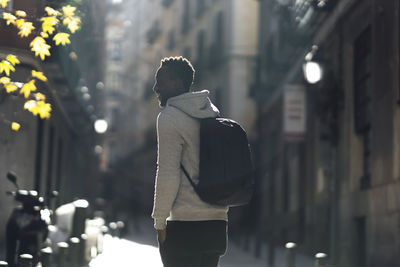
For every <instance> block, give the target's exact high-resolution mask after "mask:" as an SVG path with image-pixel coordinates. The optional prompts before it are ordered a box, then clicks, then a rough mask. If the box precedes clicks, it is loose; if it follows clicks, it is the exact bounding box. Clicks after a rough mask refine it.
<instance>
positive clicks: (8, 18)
mask: <svg viewBox="0 0 400 267" xmlns="http://www.w3.org/2000/svg"><path fill="white" fill-rule="evenodd" d="M3 19H5V20H6V21H7V25H10V24H15V21H16V20H17V17H16V16H14V15H13V14H11V13H7V12H4V13H3Z"/></svg>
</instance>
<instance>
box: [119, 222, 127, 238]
mask: <svg viewBox="0 0 400 267" xmlns="http://www.w3.org/2000/svg"><path fill="white" fill-rule="evenodd" d="M124 228H125V223H124V222H123V221H118V222H117V236H118V238H121V237H122V236H123V232H124V230H125V229H124Z"/></svg>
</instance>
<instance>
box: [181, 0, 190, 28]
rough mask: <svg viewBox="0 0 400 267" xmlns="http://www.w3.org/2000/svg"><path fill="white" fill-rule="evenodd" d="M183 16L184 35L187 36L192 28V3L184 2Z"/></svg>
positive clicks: (186, 0)
mask: <svg viewBox="0 0 400 267" xmlns="http://www.w3.org/2000/svg"><path fill="white" fill-rule="evenodd" d="M183 4H184V6H183V14H182V34H186V33H187V32H188V31H189V27H190V2H189V0H184V3H183Z"/></svg>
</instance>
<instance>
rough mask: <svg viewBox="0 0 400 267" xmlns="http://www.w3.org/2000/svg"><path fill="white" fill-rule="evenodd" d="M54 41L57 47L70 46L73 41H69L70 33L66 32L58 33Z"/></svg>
mask: <svg viewBox="0 0 400 267" xmlns="http://www.w3.org/2000/svg"><path fill="white" fill-rule="evenodd" d="M53 40H54V41H56V45H60V43H61V44H62V45H66V44H70V43H71V41H70V40H69V33H65V32H60V33H57V34H56V35H55V36H54V38H53Z"/></svg>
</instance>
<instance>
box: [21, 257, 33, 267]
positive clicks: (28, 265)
mask: <svg viewBox="0 0 400 267" xmlns="http://www.w3.org/2000/svg"><path fill="white" fill-rule="evenodd" d="M32 265H33V256H32V255H30V254H22V255H20V256H19V258H18V267H32Z"/></svg>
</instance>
